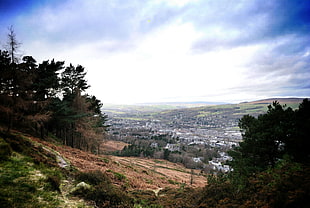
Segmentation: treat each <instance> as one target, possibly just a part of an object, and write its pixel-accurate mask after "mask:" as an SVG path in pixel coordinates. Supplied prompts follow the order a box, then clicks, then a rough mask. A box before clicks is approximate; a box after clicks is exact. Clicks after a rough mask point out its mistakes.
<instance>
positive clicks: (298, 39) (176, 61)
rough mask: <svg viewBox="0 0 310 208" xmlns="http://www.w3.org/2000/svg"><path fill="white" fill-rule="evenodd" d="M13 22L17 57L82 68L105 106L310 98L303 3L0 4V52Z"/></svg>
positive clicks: (68, 0)
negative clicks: (18, 43)
mask: <svg viewBox="0 0 310 208" xmlns="http://www.w3.org/2000/svg"><path fill="white" fill-rule="evenodd" d="M38 17H40V18H38ZM11 25H12V26H13V27H14V31H15V33H16V38H17V40H18V41H19V42H21V43H22V45H21V48H20V53H22V54H23V55H31V56H33V57H34V58H35V59H36V60H37V62H38V63H41V62H42V61H45V60H51V59H55V60H56V61H65V64H66V65H69V64H70V63H72V64H73V65H75V66H76V65H82V66H83V67H85V69H86V71H87V76H86V78H87V80H88V84H89V85H90V86H91V87H90V89H89V90H87V93H89V94H91V95H95V96H96V97H97V98H98V99H100V100H101V101H102V103H118V104H132V103H154V102H155V103H156V102H157V103H158V102H161V103H162V102H195V101H202V102H208V101H212V102H228V103H240V102H246V101H251V100H261V99H265V98H270V97H310V83H309V80H310V70H309V68H310V47H309V43H310V36H309V31H310V4H309V3H308V2H307V1H290V0H285V1H280V0H271V1H268V2H266V3H264V4H262V3H261V1H259V0H255V1H234V2H231V1H228V0H219V1H214V2H213V1H204V0H171V1H167V0H149V1H140V0H132V1H126V2H122V1H108V0H102V1H83V0H65V1H60V0H53V1H47V0H43V1H35V0H26V1H21V0H18V1H14V2H12V1H2V2H0V38H1V39H0V40H1V41H0V45H4V44H5V42H6V37H7V33H8V30H7V29H8V27H10V26H11Z"/></svg>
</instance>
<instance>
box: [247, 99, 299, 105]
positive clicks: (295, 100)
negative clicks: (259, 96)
mask: <svg viewBox="0 0 310 208" xmlns="http://www.w3.org/2000/svg"><path fill="white" fill-rule="evenodd" d="M304 99H305V98H268V99H263V100H256V101H250V102H242V103H247V104H272V103H273V102H274V101H278V102H279V103H280V104H281V105H284V104H293V103H301V102H302V101H303V100H304Z"/></svg>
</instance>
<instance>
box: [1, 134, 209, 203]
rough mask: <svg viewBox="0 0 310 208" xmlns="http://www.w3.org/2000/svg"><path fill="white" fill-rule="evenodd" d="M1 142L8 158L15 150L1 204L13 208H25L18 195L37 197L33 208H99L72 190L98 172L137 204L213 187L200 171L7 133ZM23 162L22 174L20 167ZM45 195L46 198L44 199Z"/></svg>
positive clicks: (6, 163)
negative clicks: (165, 193)
mask: <svg viewBox="0 0 310 208" xmlns="http://www.w3.org/2000/svg"><path fill="white" fill-rule="evenodd" d="M0 139H1V141H3V142H1V145H0V146H1V148H0V150H1V155H2V156H1V157H2V158H3V154H4V153H3V152H6V151H5V150H4V149H7V148H9V149H12V152H10V153H8V154H9V155H10V156H9V157H8V158H6V159H2V160H1V161H0V170H1V171H0V175H1V180H0V185H1V187H2V188H1V189H0V191H1V194H0V202H1V203H2V204H5V203H6V204H8V207H15V206H16V207H20V204H19V203H21V202H14V201H16V200H17V201H18V200H19V199H18V198H16V197H18V196H16V195H14V193H15V192H17V193H19V195H20V197H25V198H27V197H29V196H28V195H29V194H30V195H31V198H30V199H31V200H32V201H33V202H35V203H34V205H33V206H32V205H29V206H28V205H27V207H55V206H57V207H93V205H94V203H95V202H96V200H90V201H89V200H86V201H85V200H83V197H82V198H81V197H76V196H74V195H72V190H73V189H74V188H75V186H76V185H77V184H78V182H81V181H78V179H77V178H76V176H78V175H80V174H81V173H85V174H90V176H91V174H93V173H96V171H100V172H101V173H102V174H104V175H106V176H105V177H107V180H108V181H111V185H109V186H113V187H115V188H113V189H115V190H119V191H117V192H118V193H122V192H123V191H124V194H125V192H126V193H127V194H129V195H130V197H129V198H131V199H132V198H136V199H137V198H139V196H137V193H139V194H141V193H144V192H145V193H148V195H149V197H150V196H151V197H156V195H157V194H158V192H159V191H161V190H164V189H176V190H177V189H180V188H182V189H183V188H185V187H189V188H190V187H191V188H197V187H204V186H205V185H206V182H207V180H206V176H203V175H200V173H199V171H198V170H196V171H194V172H192V171H191V170H189V169H186V168H184V166H182V165H179V164H174V163H171V162H168V161H165V160H154V159H147V158H134V157H116V156H106V155H94V154H91V153H88V152H84V151H81V150H78V149H74V148H71V147H68V146H63V145H60V144H57V143H51V142H47V141H42V140H40V139H39V138H36V137H33V136H30V135H26V134H23V133H21V132H17V131H15V132H14V133H11V134H7V133H4V132H3V131H2V132H1V138H0ZM3 139H4V140H3ZM17 161H19V162H18V166H19V167H18V168H17V167H16V165H14V164H15V163H16V162H17ZM11 168H14V169H11ZM16 171H17V172H16ZM3 174H5V175H3ZM95 175H96V174H95ZM92 177H93V176H92ZM95 177H97V176H95ZM17 181H18V182H22V184H21V186H22V187H20V184H15V182H16V183H17ZM36 181H39V182H36ZM12 183H14V184H15V185H14V186H13V187H12V186H11V185H12ZM191 183H192V185H191ZM24 186H26V187H28V188H24ZM46 187H47V188H46ZM29 188H30V189H29ZM41 189H42V190H43V191H44V193H45V195H44V196H43V198H42V199H40V195H42V192H41V191H40V190H41ZM30 190H31V191H30ZM26 191H28V194H27V193H26ZM85 191H87V190H85ZM111 193H113V191H111ZM127 194H125V195H127ZM121 198H122V197H121ZM125 198H126V197H125ZM94 201H95V202H94ZM25 203H28V201H27V200H26V201H25ZM29 203H30V202H29ZM136 203H138V202H136ZM99 207H105V206H99ZM108 207H110V206H108ZM112 207H113V206H112ZM116 207H118V206H116ZM125 207H127V206H125Z"/></svg>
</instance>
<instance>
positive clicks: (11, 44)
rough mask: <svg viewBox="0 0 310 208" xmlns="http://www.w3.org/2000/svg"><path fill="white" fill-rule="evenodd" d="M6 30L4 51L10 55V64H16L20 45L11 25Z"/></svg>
mask: <svg viewBox="0 0 310 208" xmlns="http://www.w3.org/2000/svg"><path fill="white" fill-rule="evenodd" d="M8 30H9V32H8V34H7V35H8V40H7V44H6V49H7V50H8V52H9V53H10V56H11V61H12V63H16V62H18V57H17V52H18V49H19V47H20V45H21V43H20V42H18V41H17V39H16V34H15V32H14V28H13V26H12V25H11V26H10V27H9V28H8Z"/></svg>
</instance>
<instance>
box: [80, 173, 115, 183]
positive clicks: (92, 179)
mask: <svg viewBox="0 0 310 208" xmlns="http://www.w3.org/2000/svg"><path fill="white" fill-rule="evenodd" d="M76 179H77V180H78V181H84V182H87V183H89V184H91V185H99V184H101V183H103V182H105V183H108V184H109V183H111V181H110V179H109V178H108V177H107V176H106V175H105V174H104V173H102V172H101V171H99V170H95V171H90V172H80V173H78V174H77V176H76Z"/></svg>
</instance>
